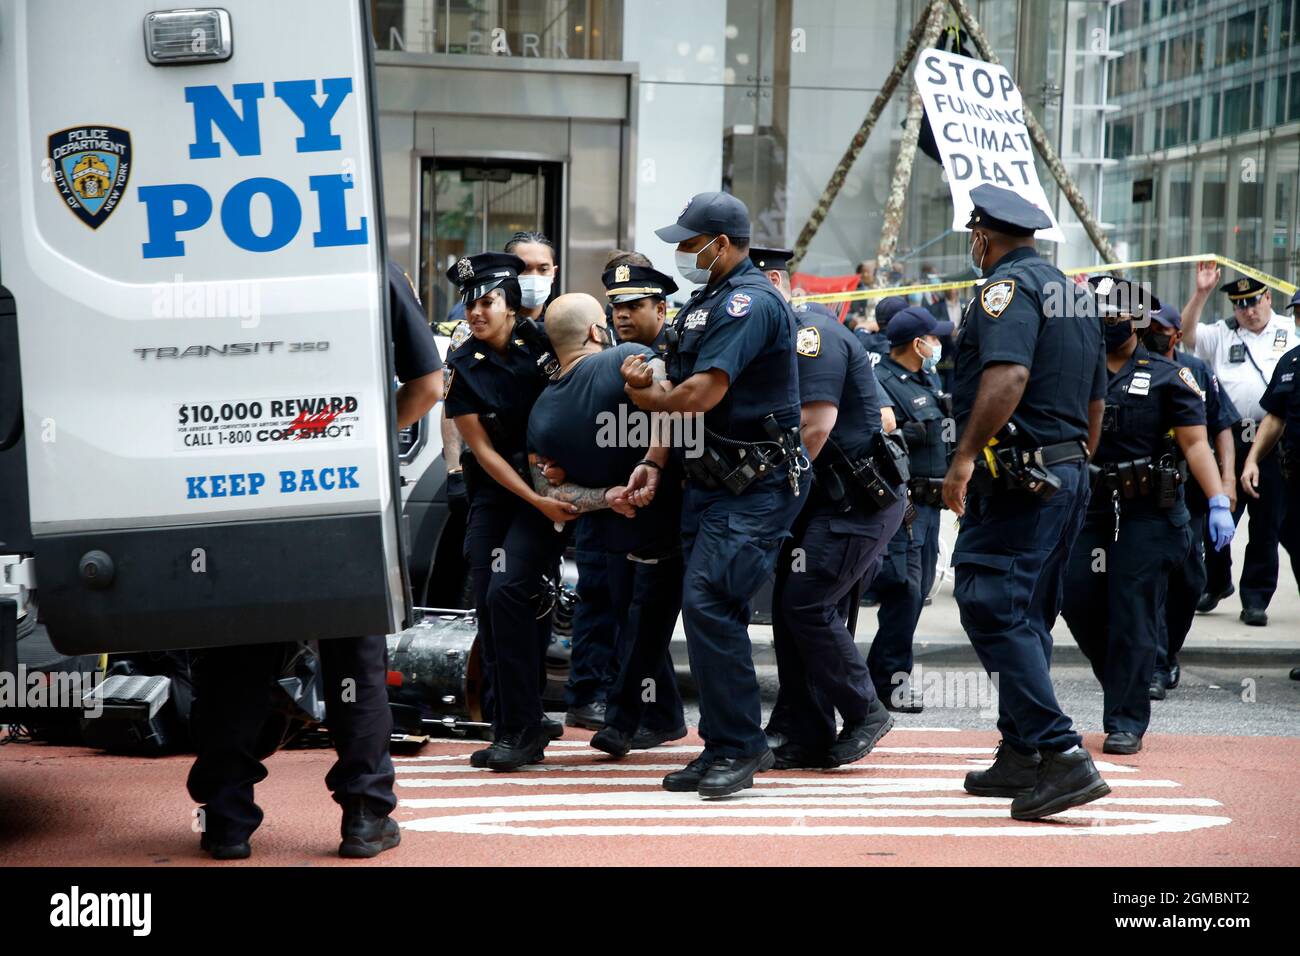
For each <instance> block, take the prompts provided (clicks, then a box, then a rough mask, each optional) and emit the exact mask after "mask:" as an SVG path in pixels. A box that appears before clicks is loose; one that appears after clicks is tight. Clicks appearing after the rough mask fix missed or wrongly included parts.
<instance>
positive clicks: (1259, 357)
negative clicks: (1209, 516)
mask: <svg viewBox="0 0 1300 956" xmlns="http://www.w3.org/2000/svg"><path fill="white" fill-rule="evenodd" d="M1219 278H1220V275H1219V269H1218V267H1217V266H1216V265H1215V264H1214V263H1213V262H1201V263H1198V264H1197V266H1196V291H1195V292H1194V293H1193V294H1192V298H1191V300H1190V301H1189V302H1188V303H1187V305H1186V307H1184V309H1183V323H1182V327H1183V341H1184V343H1185V344H1186V345H1187V346H1188V347H1190V348H1193V349H1195V350H1196V355H1197V357H1198V358H1200V359H1201V360H1202V361H1204V362H1205V364H1206V365H1208V366H1209V367H1210V371H1212V372H1213V373H1214V374H1215V375H1217V376H1218V377H1219V384H1221V385H1222V386H1223V389H1224V391H1226V392H1227V393H1228V396H1229V397H1230V398H1231V399H1232V403H1233V404H1234V405H1235V406H1236V407H1237V410H1238V411H1240V412H1241V414H1242V415H1243V416H1244V417H1243V419H1242V421H1241V422H1240V423H1238V425H1237V427H1236V429H1235V431H1234V441H1235V444H1236V462H1237V468H1238V475H1240V469H1241V468H1242V466H1243V465H1244V464H1245V461H1246V453H1247V451H1249V445H1250V440H1251V439H1252V438H1253V432H1254V431H1256V430H1257V429H1258V426H1259V423H1260V422H1261V421H1262V420H1263V418H1264V409H1263V408H1262V407H1261V406H1260V404H1259V400H1260V398H1261V397H1262V396H1263V394H1264V389H1265V388H1267V387H1268V383H1269V380H1270V379H1271V378H1272V377H1273V370H1274V369H1275V368H1276V367H1277V363H1278V361H1279V360H1280V359H1281V358H1282V356H1283V355H1284V354H1286V352H1287V351H1289V350H1290V349H1291V348H1292V347H1294V346H1295V345H1296V344H1297V341H1300V340H1298V339H1297V338H1296V329H1295V323H1294V322H1293V321H1292V319H1291V317H1290V316H1282V315H1276V314H1275V313H1274V312H1273V305H1272V303H1273V298H1272V293H1271V292H1270V291H1269V290H1268V288H1267V287H1266V286H1265V285H1264V284H1263V283H1262V282H1259V281H1258V280H1256V279H1252V278H1250V277H1249V276H1242V277H1240V278H1237V279H1233V280H1232V281H1231V282H1226V283H1224V284H1223V285H1222V286H1220V287H1219V288H1220V289H1221V291H1223V292H1224V293H1226V294H1227V296H1228V301H1229V302H1231V303H1232V309H1233V313H1232V316H1231V318H1228V319H1224V320H1223V321H1222V322H1216V323H1214V324H1212V325H1205V326H1201V325H1200V318H1201V312H1202V310H1203V308H1204V306H1205V303H1206V301H1207V300H1208V299H1209V297H1210V294H1211V293H1212V292H1213V290H1214V287H1215V286H1216V285H1217V284H1218V281H1219ZM1259 479H1260V480H1259V497H1258V498H1255V497H1251V496H1250V495H1242V496H1241V497H1240V499H1239V500H1238V501H1237V504H1236V507H1235V508H1234V509H1233V520H1234V521H1240V520H1241V515H1242V513H1243V512H1244V511H1246V510H1249V511H1250V532H1249V534H1250V538H1249V540H1248V541H1247V543H1246V556H1245V564H1244V567H1243V568H1242V569H1241V615H1240V617H1241V620H1242V621H1244V622H1245V623H1247V624H1250V625H1252V626H1255V627H1263V626H1265V625H1267V624H1268V613H1267V608H1268V602H1269V601H1270V600H1271V599H1272V597H1273V592H1274V591H1275V590H1276V589H1277V570H1278V532H1279V530H1280V528H1281V526H1282V519H1283V517H1284V516H1285V513H1286V501H1285V499H1284V496H1283V494H1282V473H1281V470H1280V469H1279V468H1278V462H1277V459H1268V458H1265V459H1262V460H1261V461H1260V473H1259ZM1205 564H1206V578H1207V580H1206V584H1205V594H1204V596H1203V597H1202V599H1201V603H1200V605H1199V606H1198V607H1197V610H1198V611H1203V612H1208V611H1212V610H1213V609H1214V608H1215V606H1217V605H1218V603H1219V602H1220V601H1221V600H1223V599H1224V598H1225V597H1228V596H1229V595H1230V594H1232V593H1233V591H1234V590H1235V589H1234V588H1233V585H1232V555H1231V553H1230V551H1229V549H1226V548H1225V549H1224V550H1223V551H1218V552H1216V551H1213V550H1210V551H1207V552H1206V555H1205Z"/></svg>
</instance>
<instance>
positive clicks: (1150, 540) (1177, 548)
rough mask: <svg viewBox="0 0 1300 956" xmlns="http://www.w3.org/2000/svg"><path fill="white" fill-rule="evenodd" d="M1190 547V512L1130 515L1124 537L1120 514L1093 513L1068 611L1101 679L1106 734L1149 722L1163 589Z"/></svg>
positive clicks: (1077, 555)
mask: <svg viewBox="0 0 1300 956" xmlns="http://www.w3.org/2000/svg"><path fill="white" fill-rule="evenodd" d="M1171 519H1172V520H1171ZM1191 546H1192V529H1191V525H1190V524H1189V523H1188V520H1187V511H1186V509H1185V508H1179V509H1176V510H1175V511H1172V512H1169V513H1165V512H1161V511H1131V512H1128V513H1125V514H1124V515H1123V516H1122V517H1121V518H1120V525H1119V539H1118V540H1116V539H1115V515H1114V512H1113V511H1112V510H1111V509H1110V508H1109V507H1108V508H1106V510H1105V511H1104V512H1103V511H1094V512H1092V513H1090V514H1089V515H1088V519H1087V521H1086V522H1085V523H1084V526H1083V531H1081V532H1080V533H1079V539H1078V541H1076V542H1075V545H1074V553H1073V554H1072V555H1071V556H1070V570H1069V573H1068V575H1067V577H1066V596H1065V607H1064V608H1063V609H1062V613H1063V615H1064V617H1065V622H1066V624H1068V625H1069V626H1070V633H1071V634H1073V635H1074V639H1075V641H1076V642H1078V645H1079V648H1080V649H1081V650H1082V651H1083V653H1084V655H1085V656H1086V657H1087V658H1088V662H1089V663H1090V664H1091V665H1092V672H1093V674H1095V675H1096V676H1097V680H1099V681H1100V682H1101V688H1102V694H1103V700H1102V729H1104V730H1105V731H1106V733H1108V734H1110V733H1130V734H1138V735H1139V736H1140V735H1142V734H1144V733H1146V729H1147V725H1148V724H1150V722H1151V698H1150V697H1149V696H1148V694H1147V688H1149V687H1150V686H1151V675H1152V673H1153V671H1154V669H1155V662H1156V641H1157V635H1158V634H1159V630H1160V625H1159V622H1158V617H1159V613H1160V608H1161V605H1162V602H1163V601H1164V600H1165V597H1164V593H1163V592H1164V591H1165V590H1166V588H1167V579H1168V577H1169V574H1170V572H1172V571H1173V570H1174V569H1175V568H1177V567H1178V566H1179V565H1180V564H1181V563H1182V562H1183V561H1184V560H1185V559H1186V557H1187V552H1188V550H1189V549H1190V548H1191Z"/></svg>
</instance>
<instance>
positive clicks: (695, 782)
mask: <svg viewBox="0 0 1300 956" xmlns="http://www.w3.org/2000/svg"><path fill="white" fill-rule="evenodd" d="M711 766H713V761H712V760H710V759H709V758H708V757H706V756H704V755H703V754H700V756H698V757H696V758H695V759H694V760H692V761H691V762H690V763H688V764H687V765H686V766H685V767H683V768H682V769H681V770H674V771H673V772H672V773H670V774H668V775H667V776H665V777H664V789H665V790H669V791H671V792H673V793H695V792H696V791H697V790H699V788H700V781H701V780H703V779H704V775H705V773H707V772H708V769H709V767H711Z"/></svg>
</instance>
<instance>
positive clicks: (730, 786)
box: [699, 748, 776, 797]
mask: <svg viewBox="0 0 1300 956" xmlns="http://www.w3.org/2000/svg"><path fill="white" fill-rule="evenodd" d="M774 763H776V758H775V757H774V756H772V751H771V750H769V749H766V748H765V749H764V750H763V752H762V753H757V754H754V756H752V757H723V758H722V759H721V760H715V761H714V762H713V765H712V766H711V767H709V769H708V770H707V771H705V774H704V776H703V777H701V778H700V786H699V794H700V796H701V797H725V796H727V795H728V794H731V793H739V792H740V791H741V790H748V789H749V788H750V787H752V786H753V785H754V774H756V773H762V772H763V771H764V770H771V769H772V765H773V764H774Z"/></svg>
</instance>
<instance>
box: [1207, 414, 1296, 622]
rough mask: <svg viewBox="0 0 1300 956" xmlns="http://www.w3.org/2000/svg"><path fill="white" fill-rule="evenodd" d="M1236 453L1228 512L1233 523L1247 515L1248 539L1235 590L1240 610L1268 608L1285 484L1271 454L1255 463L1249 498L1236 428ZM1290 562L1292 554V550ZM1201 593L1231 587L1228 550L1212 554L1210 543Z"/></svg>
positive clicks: (1246, 450)
mask: <svg viewBox="0 0 1300 956" xmlns="http://www.w3.org/2000/svg"><path fill="white" fill-rule="evenodd" d="M1232 440H1233V444H1234V445H1235V446H1236V452H1237V473H1236V481H1237V488H1238V491H1237V508H1236V510H1235V511H1233V513H1232V520H1233V522H1234V523H1237V522H1240V521H1241V516H1242V515H1243V514H1245V513H1246V512H1247V511H1249V512H1250V539H1249V540H1248V541H1247V542H1246V556H1245V561H1244V562H1243V567H1242V569H1241V582H1240V585H1239V586H1238V588H1237V590H1238V592H1239V596H1240V598H1241V606H1242V608H1260V609H1264V608H1267V607H1268V602H1269V601H1271V600H1272V599H1273V592H1274V591H1276V590H1277V571H1278V543H1279V540H1280V538H1279V535H1280V531H1281V528H1282V522H1283V521H1284V520H1285V518H1286V510H1287V508H1286V506H1287V501H1286V498H1287V495H1286V484H1285V482H1284V481H1283V479H1282V468H1281V465H1280V463H1279V461H1278V455H1277V453H1276V452H1274V453H1273V454H1271V455H1268V456H1266V457H1265V458H1264V459H1263V460H1262V461H1261V462H1260V463H1259V489H1258V490H1259V497H1258V498H1252V497H1251V496H1250V495H1248V494H1246V493H1245V492H1244V491H1242V490H1240V489H1241V469H1242V468H1243V467H1245V464H1246V455H1247V454H1249V452H1250V445H1249V444H1247V443H1246V442H1244V441H1242V431H1241V428H1240V427H1239V426H1237V427H1234V428H1233V430H1232ZM1291 554H1292V561H1293V562H1294V561H1295V560H1296V559H1295V552H1294V551H1292V553H1291ZM1205 572H1206V582H1205V590H1206V593H1209V594H1222V593H1223V592H1224V591H1226V590H1227V589H1228V587H1229V586H1230V585H1231V584H1232V548H1230V547H1229V548H1224V549H1223V550H1222V551H1215V550H1214V544H1213V543H1212V542H1210V543H1209V544H1208V545H1207V547H1206V549H1205Z"/></svg>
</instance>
